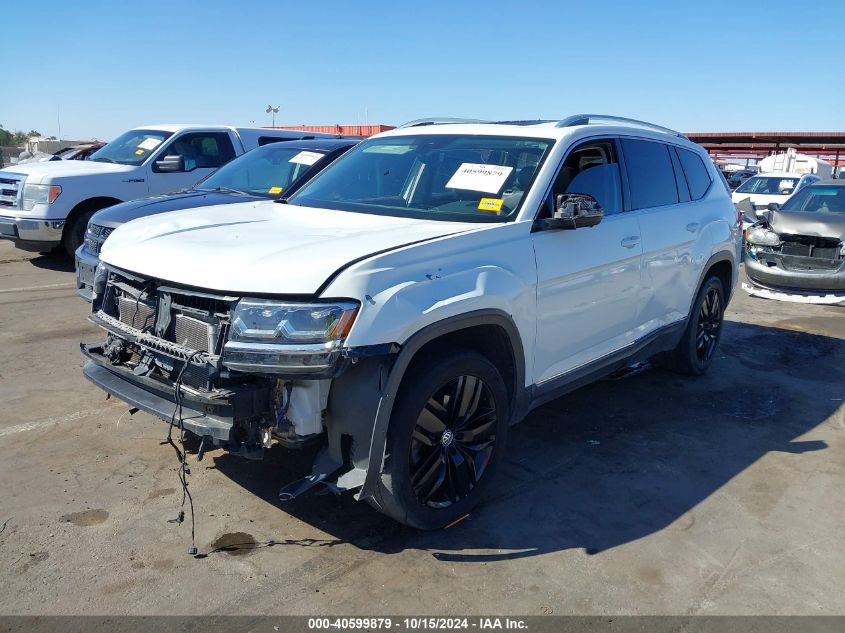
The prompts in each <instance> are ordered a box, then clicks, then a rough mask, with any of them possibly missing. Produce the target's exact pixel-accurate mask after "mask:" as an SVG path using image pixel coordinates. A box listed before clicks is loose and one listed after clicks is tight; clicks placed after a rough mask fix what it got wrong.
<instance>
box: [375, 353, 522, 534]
mask: <svg viewBox="0 0 845 633" xmlns="http://www.w3.org/2000/svg"><path fill="white" fill-rule="evenodd" d="M507 429H508V397H507V391H506V389H505V384H504V381H503V380H502V377H501V375H500V374H499V371H498V370H497V369H496V367H495V366H494V365H493V364H492V363H490V361H488V360H487V359H486V358H485V357H484V356H482V355H480V354H477V353H475V352H470V351H458V352H453V353H451V354H450V355H449V356H448V357H447V358H439V359H438V360H437V361H436V362H429V363H426V364H425V365H423V366H419V367H418V368H417V369H416V370H412V371H411V372H409V374H408V375H407V376H405V378H404V379H403V385H402V388H401V390H400V393H399V397H398V399H397V402H396V406H395V407H394V409H393V413H392V415H391V419H390V428H389V430H388V435H387V460H386V465H385V470H384V472H383V473H382V475H381V479H380V482H379V487H378V489H377V490H376V493H375V498H374V499H372V501H371V503H372V504H373V505H374V506H375V507H376V508H377V509H378V510H380V511H381V512H384V513H385V514H387V515H388V516H390V517H392V518H394V519H396V520H397V521H399V522H401V523H404V524H406V525H410V526H411V527H415V528H419V529H423V530H431V529H436V528H440V527H443V526H445V525H448V524H449V523H451V522H452V521H455V520H456V519H459V518H460V517H462V516H464V515H466V514H467V513H468V512H469V511H470V509H471V508H472V507H473V506H475V504H476V503H478V501H479V500H480V498H481V497H482V494H483V492H484V489H485V488H486V487H487V486H488V485H489V484H490V481H491V480H492V479H493V476H494V474H495V471H496V467H497V466H498V464H499V462H500V461H501V458H502V455H503V453H504V445H505V438H506V435H507Z"/></svg>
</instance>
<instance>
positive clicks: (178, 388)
mask: <svg viewBox="0 0 845 633" xmlns="http://www.w3.org/2000/svg"><path fill="white" fill-rule="evenodd" d="M199 354H200V352H198V351H196V352H194V353H193V354H191V355H190V356H189V357H188V360H186V361H185V364H184V365H182V367H181V369H179V374H178V375H177V376H176V383H175V385H174V387H173V395H174V399H175V401H176V406H175V407H174V408H173V415H171V416H170V424H169V425H168V428H167V440H166V443H167V444H170V445H171V446H172V447H173V450H174V451H176V457H177V458H178V459H179V482H180V483H181V484H182V506H181V508H180V509H179V515H178V516H177V517H176V523H179V524H181V523H182V522H183V521H184V520H185V501H186V500H187V501H188V504H189V507H190V509H191V549H189V550H188V554H190V555H191V556H196V555H197V545H196V529H195V528H196V521H195V518H194V498H193V497H192V496H191V491H190V490H188V475H189V474H190V473H191V471H190V470H189V469H188V462H187V451H186V450H185V424H184V421H183V419H182V378H183V376H184V375H185V370H186V369H187V368H188V366H189V365H190V364H191V362H192V361H193V360H194V358H196V357H197V356H198V355H199ZM177 415H178V417H179V444H180V445H181V447H182V449H181V450H180V449H179V447H178V446H176V443H175V442H174V441H173V426H174V425H175V424H176V417H177Z"/></svg>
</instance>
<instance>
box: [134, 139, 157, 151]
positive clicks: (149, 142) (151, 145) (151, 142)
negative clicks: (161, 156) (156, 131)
mask: <svg viewBox="0 0 845 633" xmlns="http://www.w3.org/2000/svg"><path fill="white" fill-rule="evenodd" d="M159 145H161V141H160V140H158V139H157V138H145V139H144V140H143V141H141V142H140V143H138V148H139V149H155V148H156V147H158V146H159Z"/></svg>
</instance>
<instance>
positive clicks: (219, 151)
mask: <svg viewBox="0 0 845 633" xmlns="http://www.w3.org/2000/svg"><path fill="white" fill-rule="evenodd" d="M168 156H170V157H172V156H181V157H182V159H183V160H184V165H185V167H184V170H183V171H175V172H174V171H165V170H163V169H162V168H161V167H160V166H159V165H158V162H159V161H161V160H162V159H164V158H165V157H168ZM234 157H235V150H234V147H233V146H232V139H231V138H230V137H229V134H228V133H227V132H187V133H185V134H180V135H179V136H176V137H174V138H172V139H170V141H169V142H168V143H167V145H166V146H165V147H164V148H162V150H161V151H160V152H159V154H158V155H157V156H156V157H155V160H154V161H152V163H150V167H149V168H150V174H149V179H148V180H149V185H150V195H157V194H161V193H172V192H175V191H179V190H180V189H189V188H191V187H193V186H194V185H195V184H197V183H198V182H199V181H200V180H202V179H203V178H205V177H206V176H208V175H209V174H210V173H211V172H213V171H214V170H215V169H217V168H218V167H220V166H221V165H223V164H225V163H227V162H229V161H230V160H231V159H232V158H234Z"/></svg>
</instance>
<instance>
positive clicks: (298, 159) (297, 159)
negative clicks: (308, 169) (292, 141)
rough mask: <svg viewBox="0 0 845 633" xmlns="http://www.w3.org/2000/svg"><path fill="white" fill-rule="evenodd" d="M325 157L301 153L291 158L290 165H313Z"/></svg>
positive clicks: (314, 153)
mask: <svg viewBox="0 0 845 633" xmlns="http://www.w3.org/2000/svg"><path fill="white" fill-rule="evenodd" d="M322 157H323V155H322V154H319V153H317V152H299V154H297V155H296V156H294V157H293V158H291V159H290V160H289V161H288V162H289V163H298V164H300V165H313V164H314V163H316V162H317V161H318V160H320V159H321V158H322Z"/></svg>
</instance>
